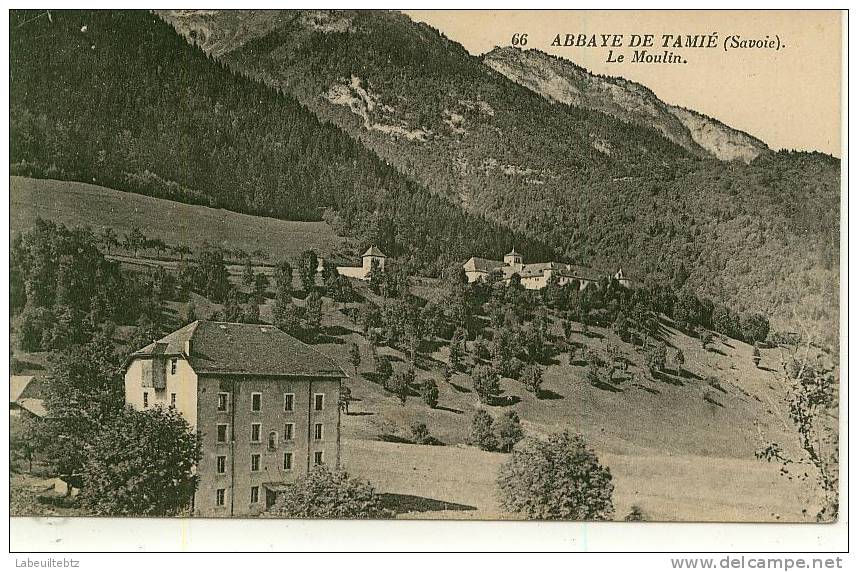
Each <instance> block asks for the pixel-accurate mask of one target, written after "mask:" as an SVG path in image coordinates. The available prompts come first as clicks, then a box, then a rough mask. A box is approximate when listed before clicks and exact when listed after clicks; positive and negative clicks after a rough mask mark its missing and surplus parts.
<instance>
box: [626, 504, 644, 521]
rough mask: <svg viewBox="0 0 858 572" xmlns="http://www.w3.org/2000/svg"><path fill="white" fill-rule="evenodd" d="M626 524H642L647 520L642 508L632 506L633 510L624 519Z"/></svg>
mask: <svg viewBox="0 0 858 572" xmlns="http://www.w3.org/2000/svg"><path fill="white" fill-rule="evenodd" d="M623 520H625V521H626V522H641V521H644V520H646V515H645V514H644V511H643V509H642V508H641V507H639V506H638V505H636V504H633V505H632V510H631V511H629V514H627V515H626V517H625V518H624V519H623Z"/></svg>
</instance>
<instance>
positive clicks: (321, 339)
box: [304, 332, 346, 346]
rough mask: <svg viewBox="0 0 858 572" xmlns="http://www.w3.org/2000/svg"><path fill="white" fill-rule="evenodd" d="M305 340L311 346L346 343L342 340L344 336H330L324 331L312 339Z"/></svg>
mask: <svg viewBox="0 0 858 572" xmlns="http://www.w3.org/2000/svg"><path fill="white" fill-rule="evenodd" d="M304 342H305V343H306V344H307V345H310V346H315V345H318V344H334V345H340V344H344V343H346V342H344V341H343V340H342V338H338V337H336V336H329V335H328V334H326V333H324V332H319V333H318V334H316V335H315V336H314V337H313V338H312V339H307V340H304Z"/></svg>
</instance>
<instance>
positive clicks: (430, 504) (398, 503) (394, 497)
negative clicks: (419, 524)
mask: <svg viewBox="0 0 858 572" xmlns="http://www.w3.org/2000/svg"><path fill="white" fill-rule="evenodd" d="M378 496H379V498H380V500H381V504H382V506H384V508H386V509H389V510H392V511H393V512H394V513H396V514H404V513H408V512H438V511H450V510H455V511H471V510H477V507H475V506H470V505H466V504H458V503H454V502H447V501H442V500H437V499H431V498H426V497H419V496H416V495H404V494H398V493H381V494H379V495H378Z"/></svg>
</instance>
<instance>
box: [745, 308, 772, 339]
mask: <svg viewBox="0 0 858 572" xmlns="http://www.w3.org/2000/svg"><path fill="white" fill-rule="evenodd" d="M741 328H742V337H743V338H744V340H745V341H746V342H748V343H749V344H754V343H757V342H762V341H765V339H766V337H767V336H768V335H769V319H768V318H766V317H765V316H763V315H762V314H746V315H744V316H742V320H741Z"/></svg>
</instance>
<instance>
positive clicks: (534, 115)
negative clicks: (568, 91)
mask: <svg viewBox="0 0 858 572" xmlns="http://www.w3.org/2000/svg"><path fill="white" fill-rule="evenodd" d="M162 15H163V16H164V17H165V18H167V19H168V20H169V21H171V22H172V23H173V24H174V25H175V26H176V27H177V29H179V30H180V31H181V32H182V33H184V34H185V35H186V36H187V37H188V38H189V40H190V41H192V42H196V43H198V44H199V45H202V46H204V47H207V48H210V49H213V50H214V48H211V47H216V50H214V51H216V53H218V54H219V57H220V58H221V59H222V61H225V62H228V63H229V65H230V66H232V67H233V68H234V69H237V70H240V71H241V72H243V73H246V74H248V75H251V76H253V77H256V78H259V79H261V80H263V81H265V82H267V83H268V84H269V85H273V86H276V87H277V88H279V89H282V90H284V91H288V92H289V93H292V94H294V95H295V96H296V97H297V98H298V99H299V100H300V101H301V102H302V103H304V104H305V105H307V106H308V107H309V108H310V109H312V110H313V111H314V112H315V113H316V114H317V115H318V116H319V117H320V118H322V119H326V120H330V121H332V122H334V123H336V124H337V125H339V126H341V127H342V128H343V129H344V130H346V131H347V132H348V133H350V134H352V135H353V136H354V137H356V138H359V139H360V140H361V141H362V142H363V143H364V144H365V145H366V146H367V147H369V148H370V149H372V150H373V151H374V152H375V153H377V154H378V155H379V156H380V157H382V158H383V159H384V160H386V161H389V162H390V164H392V165H394V166H396V167H397V168H398V169H399V170H400V171H401V172H403V173H405V174H407V175H409V176H411V177H413V178H414V179H415V180H417V181H420V182H421V183H423V184H424V185H425V186H426V187H428V188H430V189H432V190H434V191H436V192H437V193H439V194H443V195H446V196H448V197H450V198H451V199H452V200H455V201H458V202H459V203H460V204H462V205H463V206H464V207H465V208H467V209H468V210H470V211H471V212H479V213H486V215H487V216H488V217H490V218H491V219H493V220H495V221H499V222H501V223H503V224H505V225H509V226H510V227H512V228H515V229H518V230H520V231H522V232H526V233H528V234H529V235H531V236H533V237H535V238H538V239H539V240H542V241H544V242H546V243H547V244H549V245H550V246H552V247H554V248H555V249H556V250H557V251H558V252H560V253H561V254H562V256H563V257H564V258H565V259H567V260H570V261H575V262H580V263H584V264H590V265H593V266H597V267H611V266H617V265H622V266H623V267H624V268H626V269H627V270H630V271H631V272H632V273H633V275H634V276H635V277H636V278H641V279H657V280H661V281H666V280H669V281H672V283H673V284H674V285H675V286H676V287H677V288H678V289H681V288H688V289H691V290H693V291H695V292H696V293H697V294H698V295H704V296H710V297H713V298H715V299H722V300H724V301H726V302H727V303H729V304H731V305H734V306H735V307H737V308H739V309H740V310H742V311H746V310H747V311H763V312H766V313H768V314H769V315H771V316H772V317H773V322H774V323H775V324H776V325H777V327H779V328H788V329H795V330H798V329H801V327H802V326H803V325H807V324H811V325H812V327H813V329H815V330H816V331H817V333H823V334H827V335H828V337H829V338H830V339H833V338H834V337H836V335H835V332H836V323H837V316H838V310H837V307H838V294H837V292H838V281H839V280H838V272H837V265H838V259H839V255H838V243H839V231H838V224H837V223H838V221H839V170H840V164H839V161H838V160H836V159H834V158H832V157H829V156H824V155H821V154H808V153H792V152H779V153H766V154H764V156H760V157H758V158H757V159H756V160H754V161H753V162H752V163H751V164H750V165H745V164H743V163H740V162H724V161H719V160H717V159H715V158H712V157H708V156H706V155H705V154H701V153H693V152H690V151H688V150H687V149H685V148H683V147H682V146H680V145H677V144H675V143H673V142H671V141H670V140H668V139H667V138H665V137H664V136H663V135H662V134H661V133H660V132H659V131H656V130H655V129H651V128H647V127H644V126H641V125H637V124H633V123H626V122H624V121H621V120H619V119H617V118H616V117H613V116H610V115H606V114H604V113H601V112H599V111H596V110H593V109H588V108H586V107H583V106H579V107H576V106H570V105H566V104H561V103H558V102H552V101H549V100H546V99H545V98H544V97H542V96H541V95H540V94H537V93H535V92H533V91H530V90H529V89H527V88H525V87H523V86H521V85H518V84H516V83H514V82H512V81H510V80H509V79H508V78H506V77H504V76H502V75H501V74H499V73H497V72H495V71H494V70H492V69H490V68H489V67H488V66H487V65H485V64H484V63H483V61H482V60H481V59H480V58H477V57H474V56H472V55H470V54H468V53H467V51H466V50H465V49H464V48H463V47H462V46H461V45H459V44H457V43H455V42H452V41H450V40H449V39H447V38H446V37H444V36H443V35H442V34H440V33H439V32H438V31H436V30H434V29H432V28H430V27H429V26H426V25H423V24H417V23H414V22H412V21H411V20H410V19H408V18H407V17H406V16H404V15H402V14H398V13H388V12H378V11H375V12H339V11H337V12H330V11H298V12H281V13H277V14H269V13H263V14H262V15H260V13H258V12H246V13H241V12H239V13H236V12H229V13H224V14H221V13H218V12H216V11H215V12H206V13H194V12H190V13H183V14H180V15H178V14H170V13H163V14H162ZM260 21H265V22H266V25H265V27H264V29H263V28H260V27H259V22H260ZM272 22H276V23H275V24H272ZM254 29H255V31H254V32H251V31H249V30H254ZM237 30H240V31H241V33H240V34H239V33H237ZM498 254H499V252H496V253H495V256H497V255H498Z"/></svg>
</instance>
